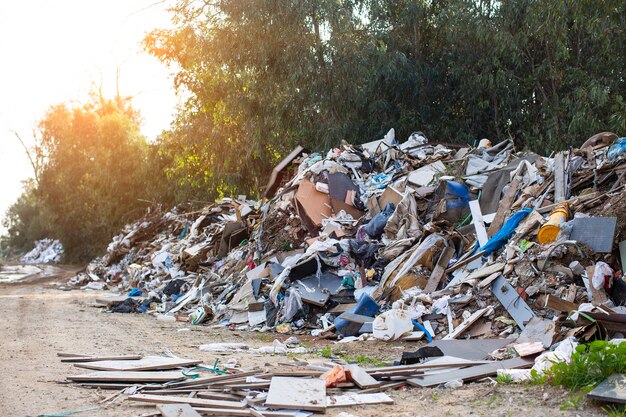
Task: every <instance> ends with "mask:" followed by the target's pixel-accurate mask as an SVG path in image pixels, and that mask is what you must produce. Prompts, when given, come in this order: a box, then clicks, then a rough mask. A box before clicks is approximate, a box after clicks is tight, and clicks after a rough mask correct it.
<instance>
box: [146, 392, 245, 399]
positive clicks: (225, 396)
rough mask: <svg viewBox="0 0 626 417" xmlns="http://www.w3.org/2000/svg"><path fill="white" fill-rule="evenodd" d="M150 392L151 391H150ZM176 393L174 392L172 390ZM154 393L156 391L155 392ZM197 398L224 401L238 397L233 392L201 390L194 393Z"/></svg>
mask: <svg viewBox="0 0 626 417" xmlns="http://www.w3.org/2000/svg"><path fill="white" fill-rule="evenodd" d="M151 393H152V392H151ZM174 393H176V392H174ZM155 394H156V392H155ZM196 397H198V398H206V399H208V400H226V401H230V400H233V401H237V400H239V397H237V396H236V395H233V394H226V393H225V392H211V391H203V392H199V393H197V394H196Z"/></svg>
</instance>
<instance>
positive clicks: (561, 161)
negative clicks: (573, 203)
mask: <svg viewBox="0 0 626 417" xmlns="http://www.w3.org/2000/svg"><path fill="white" fill-rule="evenodd" d="M568 159H569V158H568ZM565 171H566V167H565V151H564V152H559V153H558V154H556V156H555V157H554V201H555V202H556V203H561V202H563V201H565V200H566V199H567V184H566V176H565V174H566V172H565Z"/></svg>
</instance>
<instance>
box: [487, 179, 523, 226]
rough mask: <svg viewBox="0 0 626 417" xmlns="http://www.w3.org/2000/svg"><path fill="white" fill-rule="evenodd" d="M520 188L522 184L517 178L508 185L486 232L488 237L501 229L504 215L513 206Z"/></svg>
mask: <svg viewBox="0 0 626 417" xmlns="http://www.w3.org/2000/svg"><path fill="white" fill-rule="evenodd" d="M521 186H522V184H521V182H520V181H519V180H518V179H517V178H516V179H514V180H513V181H511V182H510V183H509V187H508V188H507V190H506V192H505V193H504V195H503V196H502V199H501V200H500V204H499V205H498V211H496V217H494V218H493V222H491V225H490V226H489V229H488V230H487V233H488V234H489V236H493V235H495V234H496V233H497V232H498V231H499V230H500V229H501V228H502V225H503V224H504V220H505V215H506V213H507V212H508V211H509V209H510V208H511V206H512V205H513V202H514V201H515V197H516V196H517V193H518V192H519V190H520V188H521Z"/></svg>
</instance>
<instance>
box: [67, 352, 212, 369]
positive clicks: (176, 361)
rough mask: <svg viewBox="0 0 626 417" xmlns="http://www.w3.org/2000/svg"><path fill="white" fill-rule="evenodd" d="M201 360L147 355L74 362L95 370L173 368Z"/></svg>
mask: <svg viewBox="0 0 626 417" xmlns="http://www.w3.org/2000/svg"><path fill="white" fill-rule="evenodd" d="M201 362H202V361H198V360H193V359H181V358H163V357H158V356H148V357H145V358H143V359H139V360H135V361H108V360H107V361H97V362H87V363H75V364H74V366H76V367H77V368H85V369H93V370H96V371H154V370H161V369H173V368H178V367H183V366H195V365H198V364H199V363H201Z"/></svg>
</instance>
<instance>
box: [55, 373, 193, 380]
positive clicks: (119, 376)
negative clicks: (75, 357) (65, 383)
mask: <svg viewBox="0 0 626 417" xmlns="http://www.w3.org/2000/svg"><path fill="white" fill-rule="evenodd" d="M185 378H187V377H186V376H185V375H183V373H182V372H180V371H166V372H134V371H133V372H123V371H96V372H91V373H88V374H82V375H70V376H68V377H67V379H69V380H70V381H81V382H82V381H85V382H168V381H179V380H182V379H185Z"/></svg>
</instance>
